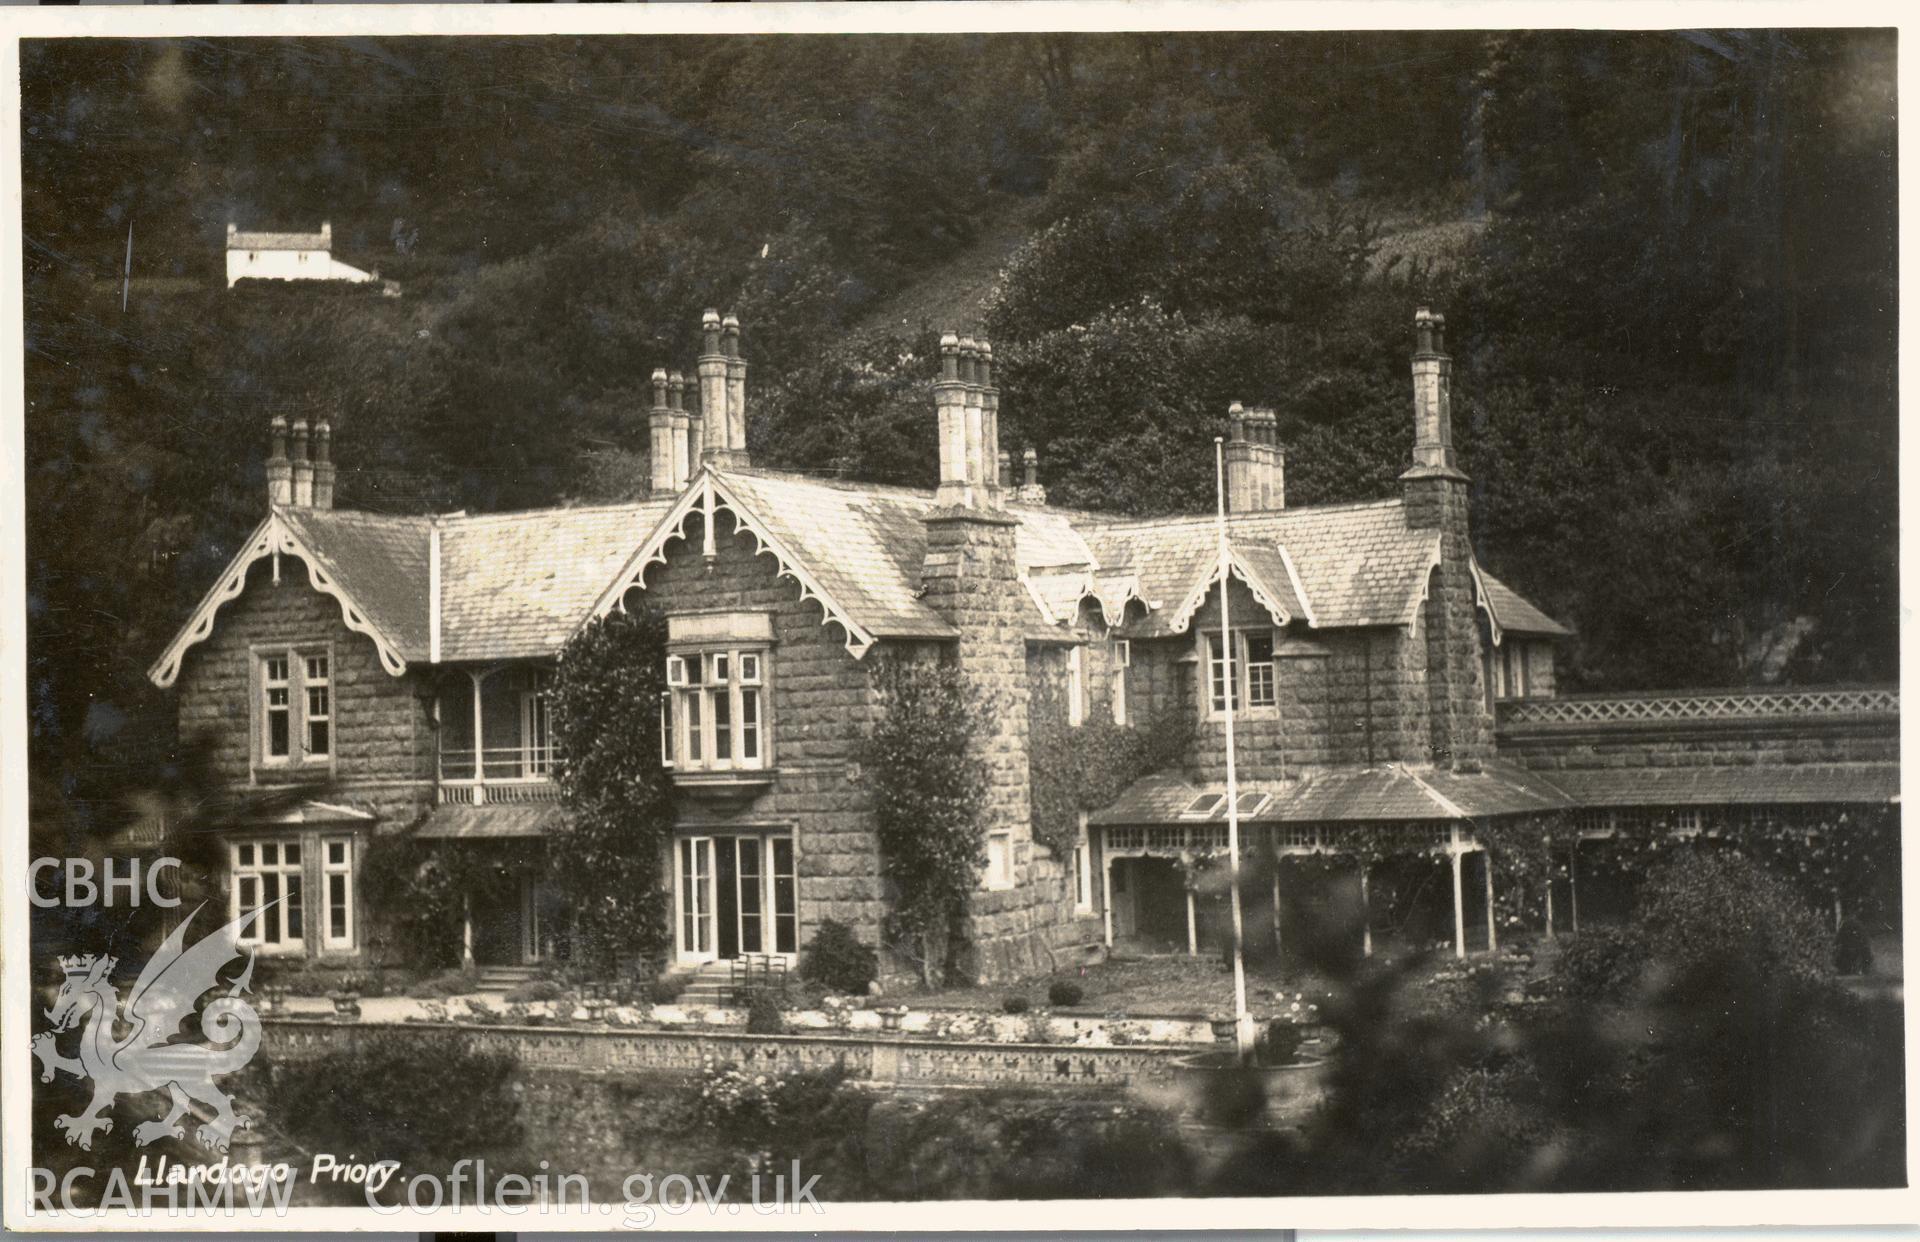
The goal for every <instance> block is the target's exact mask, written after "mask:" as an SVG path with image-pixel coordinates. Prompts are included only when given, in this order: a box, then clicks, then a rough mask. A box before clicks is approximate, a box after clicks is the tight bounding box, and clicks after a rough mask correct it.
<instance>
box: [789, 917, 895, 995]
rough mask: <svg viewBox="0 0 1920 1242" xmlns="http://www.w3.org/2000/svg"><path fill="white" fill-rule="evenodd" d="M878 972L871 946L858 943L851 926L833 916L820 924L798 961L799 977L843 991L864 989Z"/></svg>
mask: <svg viewBox="0 0 1920 1242" xmlns="http://www.w3.org/2000/svg"><path fill="white" fill-rule="evenodd" d="M879 974H880V961H879V959H878V958H877V957H875V956H874V952H873V950H872V949H870V948H868V947H867V946H866V945H864V944H861V943H860V941H859V940H858V939H857V938H856V937H855V936H854V934H853V929H852V928H850V927H848V926H847V925H846V924H845V923H842V922H840V921H839V920H837V919H828V920H827V921H826V922H824V923H822V924H820V930H819V931H817V932H815V933H814V934H813V939H812V940H810V941H808V942H807V953H806V956H805V957H804V958H803V959H802V960H801V963H800V977H801V978H802V979H805V980H807V981H808V982H817V983H822V984H825V985H826V986H827V987H829V988H832V989H833V990H834V991H836V992H841V993H845V994H847V995H856V994H860V993H864V992H865V991H866V990H867V985H868V984H870V983H872V982H873V981H874V979H875V978H877V977H878V976H879Z"/></svg>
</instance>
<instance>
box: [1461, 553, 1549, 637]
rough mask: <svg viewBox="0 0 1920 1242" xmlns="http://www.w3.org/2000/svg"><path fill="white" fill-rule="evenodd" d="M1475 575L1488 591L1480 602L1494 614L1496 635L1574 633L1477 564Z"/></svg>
mask: <svg viewBox="0 0 1920 1242" xmlns="http://www.w3.org/2000/svg"><path fill="white" fill-rule="evenodd" d="M1474 572H1475V573H1476V574H1477V575H1478V577H1479V581H1480V583H1481V585H1482V586H1483V587H1484V588H1485V593H1484V594H1483V595H1482V596H1481V598H1480V602H1481V603H1482V605H1484V606H1485V607H1486V608H1487V609H1488V610H1489V611H1490V612H1491V613H1492V614H1493V625H1494V632H1495V633H1496V634H1498V633H1500V632H1502V631H1505V632H1506V633H1509V634H1524V635H1548V636H1552V637H1566V636H1567V635H1570V634H1572V633H1573V631H1572V630H1570V629H1568V628H1567V627H1566V626H1564V625H1562V624H1560V623H1559V622H1558V621H1555V620H1554V619H1553V618H1552V617H1549V616H1548V615H1547V614H1546V613H1544V612H1541V611H1540V610H1539V609H1538V608H1535V607H1534V606H1533V605H1532V604H1530V603H1528V602H1527V601H1526V599H1524V598H1523V597H1522V596H1521V595H1520V594H1519V593H1517V592H1516V591H1514V590H1513V588H1511V587H1509V586H1508V585H1507V584H1506V583H1504V582H1502V581H1500V580H1499V579H1498V578H1496V577H1494V576H1493V575H1492V574H1490V573H1488V572H1487V571H1486V570H1484V569H1481V568H1480V567H1479V565H1478V563H1476V564H1475V565H1474Z"/></svg>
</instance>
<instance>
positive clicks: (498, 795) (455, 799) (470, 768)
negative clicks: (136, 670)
mask: <svg viewBox="0 0 1920 1242" xmlns="http://www.w3.org/2000/svg"><path fill="white" fill-rule="evenodd" d="M559 759H560V756H559V753H558V752H557V751H555V750H553V749H551V748H548V749H545V750H536V749H533V748H529V747H523V746H489V747H486V748H484V749H482V750H481V751H479V752H478V754H477V755H476V753H475V752H474V750H473V748H472V747H466V748H458V747H450V748H448V749H445V750H442V751H441V752H440V791H439V794H440V798H439V800H440V801H441V802H452V803H460V804H464V805H468V806H479V805H483V804H485V803H488V802H556V801H558V800H559V798H560V786H559V785H558V784H557V783H556V782H555V781H554V779H553V778H554V772H555V771H556V769H557V768H558V766H559ZM476 764H477V765H478V766H477V767H476Z"/></svg>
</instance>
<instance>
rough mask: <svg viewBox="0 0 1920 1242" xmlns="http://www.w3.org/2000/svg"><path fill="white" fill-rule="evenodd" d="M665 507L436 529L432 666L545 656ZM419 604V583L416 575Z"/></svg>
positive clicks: (462, 520) (664, 503)
mask: <svg viewBox="0 0 1920 1242" xmlns="http://www.w3.org/2000/svg"><path fill="white" fill-rule="evenodd" d="M671 507H672V501H671V500H657V501H649V502H647V503H644V504H629V505H610V506H603V507H594V508H579V509H538V510H533V511H531V512H526V513H489V514H482V515H475V516H470V517H467V516H463V517H450V518H443V519H441V523H440V659H441V660H443V661H457V660H468V661H479V660H510V659H525V658H530V657H537V656H545V655H552V654H553V653H554V652H556V651H558V650H559V649H560V646H561V644H563V643H565V642H566V640H567V638H568V636H569V635H571V634H572V633H573V631H574V630H575V629H577V628H578V627H579V624H580V620H581V618H582V617H585V616H586V615H587V614H588V612H589V611H590V610H591V609H592V607H593V604H594V601H595V600H596V599H598V598H599V596H600V592H601V591H602V590H603V589H605V587H606V585H607V583H608V582H610V581H612V580H613V576H614V574H616V573H618V572H619V569H620V566H621V564H622V563H623V562H624V561H625V560H626V558H627V557H628V556H630V555H631V554H632V552H633V549H634V548H635V547H637V546H638V545H639V543H640V541H641V540H643V539H645V538H646V537H647V536H648V535H649V534H650V533H651V532H652V531H653V529H654V527H655V526H656V525H657V524H658V523H659V521H660V519H661V518H662V517H663V516H665V514H666V512H667V510H668V509H670V508H671ZM415 582H416V583H417V586H418V590H419V594H420V598H421V599H422V601H423V602H424V601H425V598H426V594H427V590H426V588H427V585H428V583H427V580H426V576H425V575H424V574H421V575H419V576H418V577H417V578H416V579H415Z"/></svg>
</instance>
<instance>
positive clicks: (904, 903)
mask: <svg viewBox="0 0 1920 1242" xmlns="http://www.w3.org/2000/svg"><path fill="white" fill-rule="evenodd" d="M874 684H875V686H876V688H877V689H878V691H879V694H880V704H881V706H880V712H879V716H878V718H877V719H876V720H875V721H874V724H873V727H872V729H871V730H870V732H869V733H868V735H867V739H866V741H865V742H864V743H863V745H862V749H861V758H860V765H861V770H862V771H863V772H864V773H870V775H869V776H867V778H866V779H867V781H868V784H869V787H870V788H871V790H872V799H873V823H874V830H875V832H876V834H877V835H878V837H879V840H880V874H881V876H882V877H883V878H884V879H885V880H886V882H887V885H888V887H889V888H890V889H891V898H892V900H891V905H890V909H889V912H888V915H887V926H888V930H889V932H890V934H891V939H892V941H893V944H894V947H895V949H896V950H898V951H899V952H902V953H904V954H906V955H907V956H908V957H909V958H911V959H912V960H913V961H915V962H917V963H918V964H919V967H920V974H921V978H922V980H923V981H924V982H926V983H928V984H933V983H935V982H942V983H944V982H945V981H946V979H947V976H948V974H949V973H950V972H951V971H952V970H953V969H954V968H955V967H956V966H957V965H958V964H959V961H960V956H961V951H962V949H963V948H964V946H963V945H962V943H961V941H960V934H959V933H960V923H961V920H962V919H963V918H964V917H965V916H966V913H967V905H968V901H969V899H970V898H971V897H972V895H973V892H974V890H975V889H976V888H977V887H978V886H979V882H980V869H981V867H982V866H984V865H985V863H986V858H987V849H986V827H985V824H984V820H983V818H982V813H983V810H984V808H983V806H982V799H983V797H984V796H985V793H986V788H987V782H986V773H985V770H984V768H983V766H982V763H981V758H980V754H979V750H978V745H977V742H976V740H975V739H976V736H977V733H978V716H979V714H980V713H981V712H982V711H986V710H991V708H988V707H985V706H983V705H982V702H981V696H980V695H979V694H978V693H977V690H976V688H975V687H973V686H971V685H969V684H968V682H967V680H966V678H965V677H963V676H962V675H961V673H960V670H959V669H958V668H957V667H955V666H954V665H951V664H947V663H935V662H932V661H916V660H911V659H900V660H891V661H888V662H887V663H885V664H882V665H880V666H879V667H877V668H876V669H875V670H874Z"/></svg>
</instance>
